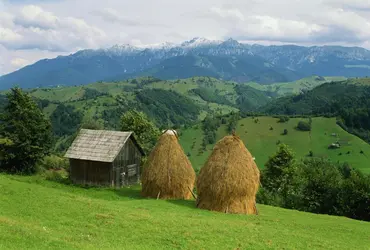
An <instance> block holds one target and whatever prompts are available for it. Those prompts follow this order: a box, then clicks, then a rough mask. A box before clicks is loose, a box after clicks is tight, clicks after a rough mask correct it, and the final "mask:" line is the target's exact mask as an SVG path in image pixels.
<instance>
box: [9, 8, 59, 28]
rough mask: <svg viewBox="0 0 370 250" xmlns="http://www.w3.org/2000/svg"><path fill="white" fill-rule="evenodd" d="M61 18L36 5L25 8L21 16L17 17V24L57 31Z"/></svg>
mask: <svg viewBox="0 0 370 250" xmlns="http://www.w3.org/2000/svg"><path fill="white" fill-rule="evenodd" d="M58 22H59V18H58V17H56V16H55V15H54V14H53V13H51V12H48V11H45V10H43V9H42V8H40V7H39V6H35V5H27V6H24V7H23V8H22V9H21V11H20V15H19V16H18V17H16V19H15V24H18V25H20V26H23V27H25V28H28V27H36V28H41V29H55V28H57V27H58Z"/></svg>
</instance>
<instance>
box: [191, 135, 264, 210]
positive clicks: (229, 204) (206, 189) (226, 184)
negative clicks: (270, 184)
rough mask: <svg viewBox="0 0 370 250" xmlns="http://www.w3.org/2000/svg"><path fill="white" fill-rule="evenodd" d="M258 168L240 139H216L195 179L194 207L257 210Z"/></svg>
mask: <svg viewBox="0 0 370 250" xmlns="http://www.w3.org/2000/svg"><path fill="white" fill-rule="evenodd" d="M259 182H260V172H259V170H258V168H257V165H256V163H255V162H254V160H253V157H252V155H251V154H250V153H249V151H248V150H247V148H246V147H245V146H244V143H243V142H242V140H241V139H240V138H239V137H238V136H235V135H231V136H226V137H224V138H223V139H222V140H220V141H219V142H217V144H216V146H215V148H214V150H213V152H212V154H211V155H210V157H209V158H208V160H207V162H206V164H205V166H204V167H203V168H202V169H201V170H200V173H199V176H198V179H197V192H198V198H197V207H198V208H201V209H208V210H213V211H219V212H225V213H238V214H257V209H256V193H257V191H258V187H259Z"/></svg>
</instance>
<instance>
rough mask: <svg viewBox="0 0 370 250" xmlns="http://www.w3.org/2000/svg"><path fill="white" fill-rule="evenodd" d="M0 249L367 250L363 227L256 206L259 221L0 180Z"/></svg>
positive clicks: (133, 191)
mask: <svg viewBox="0 0 370 250" xmlns="http://www.w3.org/2000/svg"><path fill="white" fill-rule="evenodd" d="M0 188H1V192H0V249H353V248H356V249H369V246H370V237H369V231H370V223H368V222H362V221H356V220H351V219H348V218H344V217H335V216H327V215H316V214H310V213H304V212H298V211H293V210H286V209H281V208H275V207H269V206H263V205H258V206H257V207H258V210H259V213H260V214H259V215H258V216H255V215H253V216H245V215H232V214H222V213H216V212H210V211H205V210H199V209H197V208H195V202H194V201H162V200H153V199H143V198H141V197H140V187H139V186H137V187H131V188H123V189H119V190H114V189H95V188H89V189H85V188H79V187H74V186H68V185H64V184H59V183H56V182H49V181H45V180H44V179H43V178H42V177H41V176H33V177H19V176H7V175H0Z"/></svg>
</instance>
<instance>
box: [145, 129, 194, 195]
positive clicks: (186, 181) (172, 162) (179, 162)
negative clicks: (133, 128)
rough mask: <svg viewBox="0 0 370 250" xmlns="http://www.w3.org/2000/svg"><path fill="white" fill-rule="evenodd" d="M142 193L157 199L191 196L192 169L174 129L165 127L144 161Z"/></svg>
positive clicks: (192, 183)
mask: <svg viewBox="0 0 370 250" xmlns="http://www.w3.org/2000/svg"><path fill="white" fill-rule="evenodd" d="M141 182H142V191H141V193H142V195H143V196H145V197H152V198H157V199H190V198H191V197H192V190H193V188H194V183H195V172H194V169H193V167H192V166H191V163H190V161H189V159H188V158H187V156H186V155H185V153H184V151H183V149H182V148H181V146H180V144H179V142H178V138H177V133H176V131H174V130H166V131H164V133H163V134H162V136H161V137H160V138H159V141H158V142H157V144H156V146H155V147H154V149H153V151H152V152H151V153H150V155H149V158H148V160H147V162H146V163H145V165H144V170H143V174H142V179H141Z"/></svg>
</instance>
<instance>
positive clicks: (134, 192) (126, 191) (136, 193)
mask: <svg viewBox="0 0 370 250" xmlns="http://www.w3.org/2000/svg"><path fill="white" fill-rule="evenodd" d="M110 190H112V191H113V192H114V193H115V194H116V195H118V196H120V197H126V198H130V199H137V200H142V199H145V197H143V196H142V195H141V191H140V190H141V188H140V187H139V186H134V187H123V188H119V189H110Z"/></svg>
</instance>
